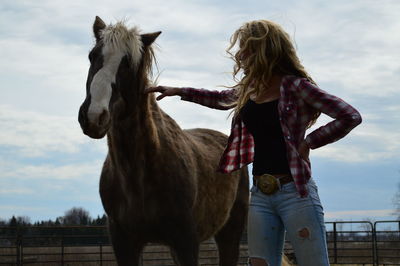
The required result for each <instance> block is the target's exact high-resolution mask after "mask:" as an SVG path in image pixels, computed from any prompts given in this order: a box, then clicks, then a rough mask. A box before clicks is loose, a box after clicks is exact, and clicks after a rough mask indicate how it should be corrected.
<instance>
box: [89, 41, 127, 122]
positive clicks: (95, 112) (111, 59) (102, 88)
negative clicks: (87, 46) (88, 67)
mask: <svg viewBox="0 0 400 266" xmlns="http://www.w3.org/2000/svg"><path fill="white" fill-rule="evenodd" d="M110 50H111V49H109V48H108V47H107V46H105V47H103V50H102V53H103V60H104V61H103V67H102V68H101V69H100V70H99V71H97V73H96V74H95V75H94V77H93V80H92V83H91V84H90V96H91V101H90V106H89V108H88V119H89V121H90V122H91V123H97V121H98V118H99V116H100V115H101V114H102V113H103V111H107V112H108V106H109V104H110V100H111V94H112V87H111V84H112V83H114V82H115V76H116V75H117V71H118V67H119V64H120V63H121V60H122V57H123V56H124V53H123V52H122V51H110Z"/></svg>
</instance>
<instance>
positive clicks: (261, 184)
mask: <svg viewBox="0 0 400 266" xmlns="http://www.w3.org/2000/svg"><path fill="white" fill-rule="evenodd" d="M292 181H293V177H292V176H291V175H290V174H283V175H270V174H263V175H259V176H254V177H253V183H254V185H255V186H257V187H258V188H259V189H260V190H261V192H263V193H264V194H266V195H272V194H274V193H275V192H277V191H278V190H279V189H280V188H281V186H282V185H285V184H288V183H290V182H292Z"/></svg>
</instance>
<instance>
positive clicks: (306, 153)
mask: <svg viewBox="0 0 400 266" xmlns="http://www.w3.org/2000/svg"><path fill="white" fill-rule="evenodd" d="M298 151H299V155H300V157H301V158H302V159H303V160H305V161H307V162H309V161H310V147H309V146H308V144H307V142H306V141H305V140H303V141H302V142H301V143H300V145H299V149H298Z"/></svg>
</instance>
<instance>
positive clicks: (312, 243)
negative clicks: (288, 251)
mask: <svg viewBox="0 0 400 266" xmlns="http://www.w3.org/2000/svg"><path fill="white" fill-rule="evenodd" d="M307 187H308V191H309V195H308V196H307V197H305V198H301V197H300V195H299V194H298V192H297V190H296V187H295V185H294V183H293V182H291V183H288V184H285V185H283V186H282V188H281V190H279V191H278V192H276V193H275V194H273V195H269V196H268V195H265V194H264V193H262V192H261V191H260V190H259V189H258V188H257V187H256V186H253V187H252V188H251V190H250V191H251V199H250V208H249V216H248V232H247V237H248V248H249V257H250V259H251V258H260V259H264V260H265V261H266V262H267V263H268V265H270V266H276V265H281V260H282V253H283V245H284V242H285V230H286V234H287V237H288V239H289V241H290V242H291V244H292V246H293V249H294V252H295V255H296V259H297V264H298V265H300V266H312V265H316V266H324V265H329V258H328V252H327V245H326V233H325V223H324V213H323V208H322V205H321V202H320V200H319V196H318V189H317V186H316V184H315V182H314V180H313V179H312V178H311V179H310V180H309V181H308V184H307Z"/></svg>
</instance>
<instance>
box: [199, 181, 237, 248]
mask: <svg viewBox="0 0 400 266" xmlns="http://www.w3.org/2000/svg"><path fill="white" fill-rule="evenodd" d="M199 178H202V182H200V183H201V184H199V186H198V197H197V200H196V204H195V206H194V215H195V220H196V224H197V232H198V236H199V238H200V240H201V241H204V240H206V239H209V238H211V237H212V236H214V235H215V234H216V233H217V232H218V231H219V230H220V229H221V228H222V226H224V224H225V223H226V222H227V220H228V218H229V216H230V211H231V209H232V206H233V204H234V202H235V199H236V195H237V190H238V184H239V178H240V176H239V173H233V174H230V175H228V174H219V173H218V174H217V173H216V174H214V175H211V176H208V177H206V176H203V177H199Z"/></svg>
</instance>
